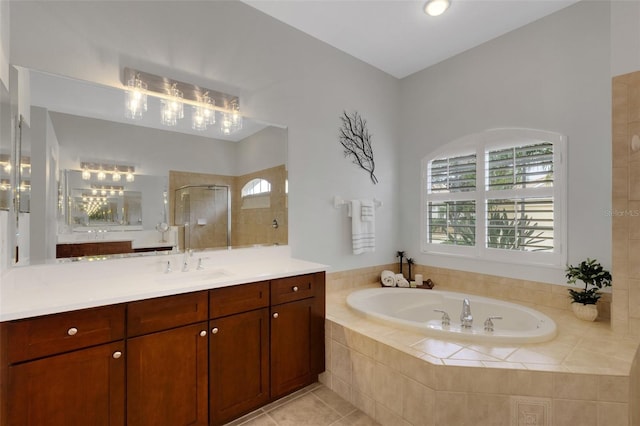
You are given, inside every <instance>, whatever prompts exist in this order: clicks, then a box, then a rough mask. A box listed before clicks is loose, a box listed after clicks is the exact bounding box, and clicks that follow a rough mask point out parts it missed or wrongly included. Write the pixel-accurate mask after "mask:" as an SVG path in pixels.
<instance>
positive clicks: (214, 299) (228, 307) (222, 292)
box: [209, 281, 269, 318]
mask: <svg viewBox="0 0 640 426" xmlns="http://www.w3.org/2000/svg"><path fill="white" fill-rule="evenodd" d="M267 306H269V281H260V282H257V283H252V284H242V285H235V286H232V287H223V288H217V289H215V290H211V291H210V293H209V315H210V317H211V318H218V317H223V316H226V315H232V314H237V313H240V312H246V311H251V310H253V309H259V308H265V307H267Z"/></svg>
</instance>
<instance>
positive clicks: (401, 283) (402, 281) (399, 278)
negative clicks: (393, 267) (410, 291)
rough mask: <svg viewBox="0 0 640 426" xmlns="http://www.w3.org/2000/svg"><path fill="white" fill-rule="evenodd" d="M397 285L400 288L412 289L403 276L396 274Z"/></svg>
mask: <svg viewBox="0 0 640 426" xmlns="http://www.w3.org/2000/svg"><path fill="white" fill-rule="evenodd" d="M396 285H397V286H398V287H411V285H410V284H409V281H407V279H406V278H405V277H404V275H402V274H396Z"/></svg>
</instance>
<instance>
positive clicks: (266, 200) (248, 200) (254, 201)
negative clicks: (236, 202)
mask: <svg viewBox="0 0 640 426" xmlns="http://www.w3.org/2000/svg"><path fill="white" fill-rule="evenodd" d="M240 196H241V198H242V205H241V207H240V208H241V209H268V208H270V207H271V183H269V181H267V180H265V179H259V178H256V179H252V180H250V181H249V182H247V183H246V184H245V185H244V186H243V187H242V190H241V191H240Z"/></svg>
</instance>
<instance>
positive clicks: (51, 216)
mask: <svg viewBox="0 0 640 426" xmlns="http://www.w3.org/2000/svg"><path fill="white" fill-rule="evenodd" d="M31 116H32V118H33V119H32V121H31V126H30V127H29V128H28V130H26V131H25V137H24V139H23V142H24V143H26V144H28V145H29V147H30V156H31V194H30V198H31V202H30V206H31V207H30V214H29V222H30V224H29V233H24V232H23V233H21V235H22V236H23V237H24V238H26V236H27V235H28V236H29V240H30V244H29V251H25V250H23V252H22V253H23V255H25V254H27V253H28V256H29V261H30V262H32V263H43V262H45V261H46V260H47V259H55V250H56V213H57V205H58V203H57V201H58V188H57V160H58V140H57V139H56V135H55V132H54V131H53V127H52V125H51V120H50V119H49V115H48V114H47V111H46V110H45V109H43V108H38V107H34V108H32V110H31ZM36 206H37V207H36Z"/></svg>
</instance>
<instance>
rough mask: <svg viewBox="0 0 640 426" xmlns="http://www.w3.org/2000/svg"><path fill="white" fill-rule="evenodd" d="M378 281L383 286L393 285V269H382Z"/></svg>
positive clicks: (394, 283)
mask: <svg viewBox="0 0 640 426" xmlns="http://www.w3.org/2000/svg"><path fill="white" fill-rule="evenodd" d="M380 282H381V283H382V285H383V286H385V287H395V286H396V274H394V273H393V271H382V274H380Z"/></svg>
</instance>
